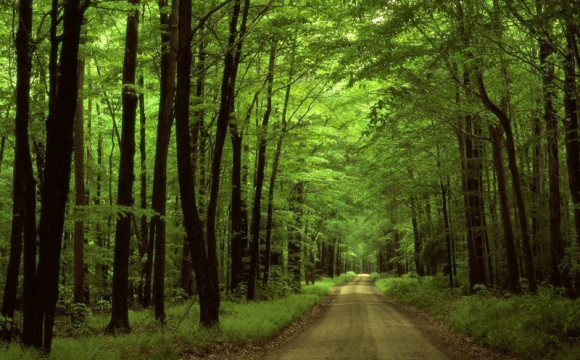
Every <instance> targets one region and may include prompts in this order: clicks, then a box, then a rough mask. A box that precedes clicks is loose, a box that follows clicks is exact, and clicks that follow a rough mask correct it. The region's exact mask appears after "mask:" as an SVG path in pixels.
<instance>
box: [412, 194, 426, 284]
mask: <svg viewBox="0 0 580 360" xmlns="http://www.w3.org/2000/svg"><path fill="white" fill-rule="evenodd" d="M410 202H411V213H412V218H411V223H412V225H413V236H414V239H415V270H416V271H417V275H419V276H425V268H424V267H423V262H422V260H421V250H422V244H421V234H420V233H419V225H418V224H417V205H416V200H415V197H414V196H411V198H410Z"/></svg>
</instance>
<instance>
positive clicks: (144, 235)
mask: <svg viewBox="0 0 580 360" xmlns="http://www.w3.org/2000/svg"><path fill="white" fill-rule="evenodd" d="M139 87H140V88H143V87H144V80H143V75H141V76H139ZM139 124H140V127H139V153H140V155H141V172H140V176H139V179H140V183H141V188H140V192H139V195H140V199H141V210H147V148H146V143H147V142H146V137H147V134H146V132H145V129H146V124H147V117H146V116H145V94H144V93H143V91H141V92H140V93H139ZM140 229H141V243H140V244H139V247H138V248H139V257H140V258H141V259H143V258H144V257H145V255H146V254H147V251H148V247H149V241H148V231H147V216H146V215H141V220H140ZM148 265H151V264H150V262H149V258H147V260H146V261H145V262H144V263H143V268H142V270H141V280H140V283H139V294H138V296H139V303H140V304H141V305H142V306H145V289H144V287H145V278H146V276H147V274H149V279H151V269H150V267H148ZM149 293H151V292H149ZM149 296H151V295H149Z"/></svg>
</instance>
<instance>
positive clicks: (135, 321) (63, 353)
mask: <svg viewBox="0 0 580 360" xmlns="http://www.w3.org/2000/svg"><path fill="white" fill-rule="evenodd" d="M353 277H354V273H349V274H344V275H341V276H340V277H337V278H334V279H326V278H325V279H323V280H321V281H319V282H317V283H316V284H314V285H308V286H303V287H302V291H301V292H300V293H298V294H293V295H290V296H286V297H283V298H278V299H274V300H265V301H260V302H244V303H239V302H222V306H221V309H220V326H219V328H216V329H211V330H208V329H204V328H201V327H199V326H198V318H199V307H198V306H197V305H194V306H192V307H191V308H190V305H189V304H182V305H178V306H172V307H169V308H168V309H167V323H166V325H165V326H163V327H161V326H159V325H158V324H157V323H156V322H155V320H154V319H153V316H152V314H151V312H149V311H136V312H133V311H132V312H131V313H130V323H131V324H132V327H133V328H132V333H131V334H129V335H122V336H105V335H101V334H100V332H101V331H99V330H98V329H102V328H103V327H104V325H106V321H107V319H108V316H106V315H102V316H93V315H91V316H90V318H89V319H88V321H89V331H85V332H84V335H83V336H74V337H56V338H55V340H54V343H53V350H52V353H51V356H50V359H58V360H77V359H80V358H82V359H83V360H85V359H86V360H134V359H147V360H149V359H151V360H155V359H162V360H172V359H179V358H181V357H183V356H184V355H187V354H191V353H194V354H203V353H204V352H207V351H210V350H211V349H212V348H215V347H216V346H218V345H221V344H233V345H237V344H242V343H244V342H246V341H251V340H263V339H267V338H270V337H272V336H273V335H275V334H277V333H278V332H279V331H280V330H282V329H283V328H284V327H286V326H287V325H289V324H290V323H292V322H293V321H295V320H297V319H298V318H300V317H301V316H302V315H304V314H305V313H306V312H307V311H309V310H310V309H311V308H312V307H313V306H314V305H316V304H317V303H318V302H319V301H320V300H321V299H322V298H323V297H324V296H326V295H328V294H330V292H331V289H332V286H334V285H338V284H340V283H343V282H345V281H347V280H350V279H351V278H353ZM182 319H183V321H182ZM103 324H104V325H103ZM91 327H96V328H93V329H91ZM96 329H97V330H96ZM95 333H96V334H95ZM57 335H58V334H57ZM0 358H1V359H5V360H12V359H14V360H16V359H18V360H39V359H41V356H40V355H39V354H38V353H37V352H35V351H33V350H24V349H22V348H21V347H20V346H19V345H18V344H12V345H11V346H9V347H7V348H4V349H0Z"/></svg>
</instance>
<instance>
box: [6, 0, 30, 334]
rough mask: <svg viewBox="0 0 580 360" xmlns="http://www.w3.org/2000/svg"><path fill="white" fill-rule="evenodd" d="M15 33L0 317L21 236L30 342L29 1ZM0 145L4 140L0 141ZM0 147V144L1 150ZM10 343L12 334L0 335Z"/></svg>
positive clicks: (13, 279)
mask: <svg viewBox="0 0 580 360" xmlns="http://www.w3.org/2000/svg"><path fill="white" fill-rule="evenodd" d="M18 15H19V21H18V30H17V32H16V72H17V75H16V119H15V135H16V151H15V161H14V182H13V194H14V204H13V212H12V215H13V217H12V230H11V235H10V257H9V262H8V268H7V270H6V283H5V285H4V296H3V299H2V309H0V314H2V316H4V317H7V318H10V319H14V312H15V309H16V295H17V290H18V274H19V271H20V258H21V254H22V240H23V235H24V281H23V291H24V294H23V302H24V303H23V309H22V311H23V314H24V324H23V325H24V326H23V331H22V340H23V342H24V343H25V344H31V343H32V335H33V332H32V330H33V320H34V295H35V277H36V274H35V271H36V213H35V207H36V182H35V180H34V175H33V170H32V158H31V156H30V147H29V138H28V124H29V121H30V72H31V67H32V64H31V58H32V57H31V53H30V44H29V42H30V34H31V29H32V0H21V1H20V3H19V5H18ZM2 140H3V142H4V140H5V138H3V139H2ZM3 147H4V145H2V148H3ZM0 337H1V338H3V339H5V340H10V339H11V337H12V332H11V331H7V332H6V333H2V334H0Z"/></svg>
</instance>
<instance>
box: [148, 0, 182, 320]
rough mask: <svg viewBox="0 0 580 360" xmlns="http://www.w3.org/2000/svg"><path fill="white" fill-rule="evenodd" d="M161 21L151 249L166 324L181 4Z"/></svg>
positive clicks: (162, 6)
mask: <svg viewBox="0 0 580 360" xmlns="http://www.w3.org/2000/svg"><path fill="white" fill-rule="evenodd" d="M158 4H159V10H160V17H161V30H162V31H161V91H160V100H159V118H158V123H157V143H156V146H155V149H156V152H155V169H154V171H153V198H152V203H151V208H152V209H153V211H155V216H153V218H152V219H151V230H150V239H149V246H154V247H155V266H154V277H153V297H154V299H155V319H156V320H157V321H159V322H164V321H165V309H164V301H165V294H164V291H165V225H166V224H165V213H166V210H167V209H166V208H167V153H168V150H169V141H170V139H171V126H172V125H173V96H174V92H175V65H176V63H177V21H178V10H179V1H178V0H173V1H172V5H171V13H170V14H168V13H167V9H166V8H167V7H168V6H169V5H168V2H167V1H165V0H162V1H159V2H158Z"/></svg>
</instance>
